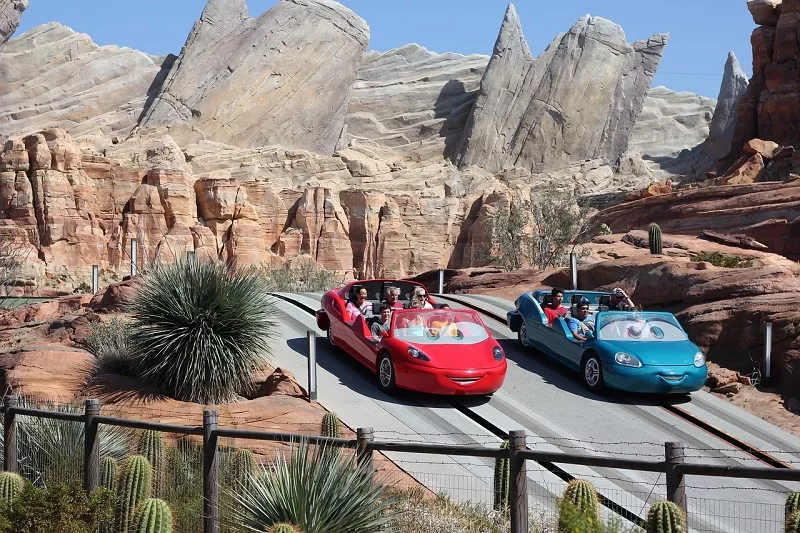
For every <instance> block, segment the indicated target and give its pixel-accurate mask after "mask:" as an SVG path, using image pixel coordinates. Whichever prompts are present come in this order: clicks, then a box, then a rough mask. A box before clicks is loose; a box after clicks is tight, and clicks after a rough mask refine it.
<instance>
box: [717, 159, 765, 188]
mask: <svg viewBox="0 0 800 533" xmlns="http://www.w3.org/2000/svg"><path fill="white" fill-rule="evenodd" d="M763 170H764V158H763V157H762V156H761V154H759V153H756V154H754V155H747V154H745V155H743V156H742V157H741V159H739V160H738V161H737V162H736V163H735V164H734V165H733V166H732V167H731V168H729V169H728V171H727V172H726V173H725V175H724V176H722V177H721V178H720V179H719V184H720V185H743V184H746V183H755V182H756V181H758V178H759V176H760V175H761V171H763Z"/></svg>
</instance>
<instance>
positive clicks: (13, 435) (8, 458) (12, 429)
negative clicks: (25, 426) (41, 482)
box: [3, 396, 19, 473]
mask: <svg viewBox="0 0 800 533" xmlns="http://www.w3.org/2000/svg"><path fill="white" fill-rule="evenodd" d="M17 403H18V400H17V397H16V396H5V397H3V413H4V414H3V439H4V440H3V442H4V444H5V446H4V448H3V451H4V453H3V470H5V471H6V472H15V473H16V472H17V471H18V470H19V469H18V468H17V421H16V417H17V415H16V414H14V413H13V412H12V411H11V410H10V408H11V407H16V406H17Z"/></svg>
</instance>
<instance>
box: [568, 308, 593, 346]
mask: <svg viewBox="0 0 800 533" xmlns="http://www.w3.org/2000/svg"><path fill="white" fill-rule="evenodd" d="M567 327H569V330H570V331H571V332H572V336H573V337H575V340H576V341H578V342H585V341H586V340H587V339H588V338H589V333H594V318H593V317H592V316H591V315H590V314H589V300H588V299H586V298H581V301H580V303H578V316H575V317H570V318H568V319H567Z"/></svg>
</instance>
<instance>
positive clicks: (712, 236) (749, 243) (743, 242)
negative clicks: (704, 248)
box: [703, 229, 767, 250]
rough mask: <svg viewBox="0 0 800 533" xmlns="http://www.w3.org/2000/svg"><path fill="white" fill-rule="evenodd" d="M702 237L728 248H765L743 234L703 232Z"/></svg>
mask: <svg viewBox="0 0 800 533" xmlns="http://www.w3.org/2000/svg"><path fill="white" fill-rule="evenodd" d="M703 236H704V237H705V238H707V239H708V240H711V241H714V242H720V243H722V244H727V245H728V246H737V247H739V248H747V249H750V250H766V249H767V246H766V245H764V244H761V243H760V242H758V241H757V240H755V239H753V238H752V237H748V236H747V235H745V234H743V233H720V232H718V231H711V230H707V229H706V230H703Z"/></svg>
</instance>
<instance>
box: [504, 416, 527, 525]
mask: <svg viewBox="0 0 800 533" xmlns="http://www.w3.org/2000/svg"><path fill="white" fill-rule="evenodd" d="M526 438H527V437H526V435H525V431H524V430H521V429H515V430H512V431H510V432H509V433H508V453H509V466H510V472H509V477H510V479H509V488H508V503H509V505H510V507H511V509H510V510H511V533H528V468H527V466H526V464H525V459H520V458H519V457H517V452H519V451H522V450H525V449H527V448H528V445H527V442H526Z"/></svg>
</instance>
